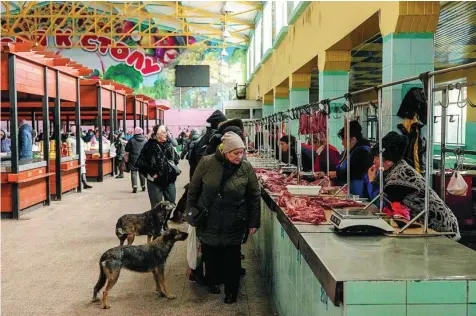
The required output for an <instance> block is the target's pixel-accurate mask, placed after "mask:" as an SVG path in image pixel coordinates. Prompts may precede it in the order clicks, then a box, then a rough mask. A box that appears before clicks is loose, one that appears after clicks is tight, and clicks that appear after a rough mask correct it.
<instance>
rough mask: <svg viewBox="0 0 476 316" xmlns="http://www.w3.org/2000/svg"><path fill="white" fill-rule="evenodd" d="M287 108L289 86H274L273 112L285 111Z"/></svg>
mask: <svg viewBox="0 0 476 316" xmlns="http://www.w3.org/2000/svg"><path fill="white" fill-rule="evenodd" d="M287 109H289V88H288V87H276V88H274V103H273V113H277V112H281V111H286V110H287Z"/></svg>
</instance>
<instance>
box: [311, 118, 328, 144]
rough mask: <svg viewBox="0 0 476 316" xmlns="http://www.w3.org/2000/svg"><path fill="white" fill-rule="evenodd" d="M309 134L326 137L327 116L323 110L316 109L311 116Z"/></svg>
mask: <svg viewBox="0 0 476 316" xmlns="http://www.w3.org/2000/svg"><path fill="white" fill-rule="evenodd" d="M309 125H310V128H309V134H317V135H319V137H321V138H322V137H326V129H327V117H326V115H325V114H324V113H322V112H321V111H315V112H314V113H313V114H312V116H311V118H310V124H309Z"/></svg>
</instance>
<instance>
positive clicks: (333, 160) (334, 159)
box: [314, 145, 339, 172]
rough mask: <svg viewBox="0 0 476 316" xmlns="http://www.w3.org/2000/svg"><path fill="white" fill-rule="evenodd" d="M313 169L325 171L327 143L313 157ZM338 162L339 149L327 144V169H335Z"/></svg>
mask: <svg viewBox="0 0 476 316" xmlns="http://www.w3.org/2000/svg"><path fill="white" fill-rule="evenodd" d="M314 159H315V160H314V171H316V172H317V171H322V172H327V145H326V146H324V148H323V149H322V151H321V154H320V155H317V154H316V156H315V158H314ZM338 163H339V151H338V150H337V148H335V147H334V146H332V145H329V165H330V166H329V170H330V171H335V170H336V166H337V164H338Z"/></svg>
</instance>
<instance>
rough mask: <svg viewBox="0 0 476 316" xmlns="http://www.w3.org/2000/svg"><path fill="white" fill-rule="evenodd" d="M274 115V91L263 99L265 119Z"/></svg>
mask: <svg viewBox="0 0 476 316" xmlns="http://www.w3.org/2000/svg"><path fill="white" fill-rule="evenodd" d="M273 113H274V95H273V91H272V90H271V92H269V93H267V94H265V95H264V97H263V117H267V116H270V115H271V114H273Z"/></svg>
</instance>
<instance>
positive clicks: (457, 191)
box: [446, 171, 468, 196]
mask: <svg viewBox="0 0 476 316" xmlns="http://www.w3.org/2000/svg"><path fill="white" fill-rule="evenodd" d="M446 190H447V191H448V193H449V194H452V195H460V196H465V195H466V192H467V191H468V184H467V183H466V181H464V179H463V177H462V176H461V174H460V173H459V172H458V171H455V172H454V173H453V176H452V177H451V180H450V183H448V187H447V188H446Z"/></svg>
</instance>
